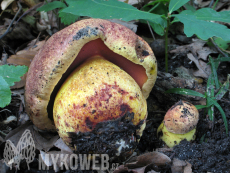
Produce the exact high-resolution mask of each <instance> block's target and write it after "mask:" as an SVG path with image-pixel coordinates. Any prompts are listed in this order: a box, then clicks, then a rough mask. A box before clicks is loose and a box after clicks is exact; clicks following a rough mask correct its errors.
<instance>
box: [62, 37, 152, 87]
mask: <svg viewBox="0 0 230 173" xmlns="http://www.w3.org/2000/svg"><path fill="white" fill-rule="evenodd" d="M124 49H125V48H124ZM95 55H100V56H102V57H103V58H105V59H107V60H108V61H110V62H112V63H114V64H116V65H117V66H118V67H120V68H122V69H123V70H124V71H126V72H127V73H128V74H129V75H130V76H132V78H133V79H134V80H135V81H136V82H137V84H138V85H139V86H140V87H141V88H142V86H143V84H144V83H145V82H146V81H147V79H148V77H147V75H146V72H145V68H144V67H143V66H141V65H138V64H135V63H133V62H131V61H129V60H128V59H126V58H124V57H123V56H121V55H118V54H116V53H114V52H113V51H112V50H110V49H109V48H108V47H107V46H106V45H105V44H104V42H103V41H102V40H101V39H96V40H93V41H90V42H89V43H87V44H85V45H84V46H83V47H82V49H81V51H80V52H79V54H78V56H77V58H76V59H75V60H74V62H73V63H72V64H71V66H70V67H69V69H68V70H67V72H66V73H65V74H66V75H69V73H71V72H72V71H73V70H74V69H75V68H76V67H77V66H79V65H80V64H82V63H83V62H84V61H85V60H86V59H87V58H90V57H92V56H95ZM65 77H67V76H64V78H65Z"/></svg>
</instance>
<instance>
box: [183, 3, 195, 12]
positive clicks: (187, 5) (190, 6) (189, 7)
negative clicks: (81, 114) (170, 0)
mask: <svg viewBox="0 0 230 173" xmlns="http://www.w3.org/2000/svg"><path fill="white" fill-rule="evenodd" d="M184 6H185V8H186V9H187V10H191V11H192V12H195V11H196V8H194V7H193V6H192V5H190V4H189V3H186V4H184Z"/></svg>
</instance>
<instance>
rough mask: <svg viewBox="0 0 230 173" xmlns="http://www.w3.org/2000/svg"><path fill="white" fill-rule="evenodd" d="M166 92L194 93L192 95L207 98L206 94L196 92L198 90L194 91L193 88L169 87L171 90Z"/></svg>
mask: <svg viewBox="0 0 230 173" xmlns="http://www.w3.org/2000/svg"><path fill="white" fill-rule="evenodd" d="M165 93H174V94H182V95H192V96H197V97H202V98H206V96H205V95H204V94H201V93H199V92H196V91H193V90H190V89H184V88H172V89H169V90H167V91H165Z"/></svg>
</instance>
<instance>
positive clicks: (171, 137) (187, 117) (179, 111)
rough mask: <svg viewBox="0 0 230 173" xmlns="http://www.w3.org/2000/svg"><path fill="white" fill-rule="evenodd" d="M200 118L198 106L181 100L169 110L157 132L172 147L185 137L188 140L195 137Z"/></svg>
mask: <svg viewBox="0 0 230 173" xmlns="http://www.w3.org/2000/svg"><path fill="white" fill-rule="evenodd" d="M198 120H199V112H198V110H197V109H196V107H195V106H194V105H193V104H191V103H189V102H187V101H182V100H180V101H179V102H177V103H176V104H175V105H173V106H172V107H171V108H170V109H169V110H168V111H167V113H166V114H165V117H164V120H163V122H162V123H161V124H160V126H159V127H158V129H157V134H158V135H159V136H160V139H162V140H163V141H164V142H165V144H166V145H167V146H168V147H170V148H172V147H174V146H175V145H178V144H179V143H180V142H181V141H182V140H184V139H186V140H187V141H191V140H194V139H195V133H196V125H197V123H198ZM160 132H162V133H161V134H160Z"/></svg>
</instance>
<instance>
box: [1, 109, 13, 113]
mask: <svg viewBox="0 0 230 173" xmlns="http://www.w3.org/2000/svg"><path fill="white" fill-rule="evenodd" d="M3 111H8V112H10V113H11V111H10V110H8V109H3V110H1V111H0V112H3Z"/></svg>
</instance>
